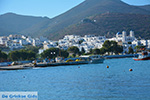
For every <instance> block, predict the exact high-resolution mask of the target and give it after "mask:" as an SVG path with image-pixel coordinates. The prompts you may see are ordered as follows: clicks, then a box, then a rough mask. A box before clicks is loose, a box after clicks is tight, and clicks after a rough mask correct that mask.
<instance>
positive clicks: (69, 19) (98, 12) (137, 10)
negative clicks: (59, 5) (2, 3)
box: [0, 0, 150, 40]
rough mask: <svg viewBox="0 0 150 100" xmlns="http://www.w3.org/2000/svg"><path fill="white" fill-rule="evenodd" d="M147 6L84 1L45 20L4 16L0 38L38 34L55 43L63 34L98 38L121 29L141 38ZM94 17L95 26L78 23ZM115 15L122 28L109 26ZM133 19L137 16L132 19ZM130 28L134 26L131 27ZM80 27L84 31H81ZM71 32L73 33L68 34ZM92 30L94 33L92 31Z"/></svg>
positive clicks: (105, 0) (106, 0)
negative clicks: (3, 35)
mask: <svg viewBox="0 0 150 100" xmlns="http://www.w3.org/2000/svg"><path fill="white" fill-rule="evenodd" d="M148 7H149V6H143V7H139V6H132V5H128V4H126V3H124V2H122V1H121V0H85V1H84V2H82V3H81V4H79V5H77V6H76V7H74V8H72V9H70V10H69V11H67V12H65V13H63V14H61V15H59V16H57V17H54V18H52V19H49V18H45V17H44V18H43V17H31V16H21V15H16V14H12V13H8V14H4V15H1V16H0V35H1V34H6V33H9V34H10V33H18V34H20V33H22V34H26V35H31V36H41V35H42V36H46V37H48V38H49V39H53V40H56V39H59V38H62V36H64V34H99V35H101V34H102V33H103V34H106V33H107V32H109V33H115V32H116V31H120V30H123V29H124V30H125V29H127V30H129V29H132V30H135V31H137V33H138V34H141V36H145V35H142V33H143V32H144V33H145V32H146V31H147V32H149V28H147V27H146V26H149V24H148V22H149V18H147V17H149V15H150V11H149V10H148ZM106 13H107V14H109V15H110V17H108V18H107V17H106V16H102V15H103V14H104V15H105V14H106ZM111 14H112V15H111ZM113 14H116V16H115V17H116V19H114V18H113V17H111V16H113ZM120 15H122V16H120ZM94 16H101V17H100V18H98V19H97V20H101V21H99V22H97V23H96V24H97V26H96V25H95V26H94V25H93V24H92V25H89V23H84V24H83V23H82V24H81V23H80V22H81V21H82V20H84V19H87V18H90V19H91V20H93V17H94ZM117 16H118V17H120V19H119V21H120V22H121V24H122V25H117V26H116V24H113V23H117V24H118V23H119V21H118V20H117ZM127 16H128V17H127ZM135 16H138V17H137V18H136V17H135ZM130 17H131V18H130ZM140 17H141V18H140ZM145 17H146V19H145ZM121 19H122V20H123V21H122V20H121ZM102 20H103V21H102ZM108 20H110V21H111V22H109V21H108ZM132 20H133V21H132ZM139 20H140V22H139ZM137 22H139V23H137ZM79 23H80V24H79ZM106 23H108V24H106ZM139 24H140V25H139ZM142 24H144V25H142ZM131 25H133V26H134V27H133V26H132V27H131ZM85 26H87V27H85ZM140 26H141V27H140ZM143 26H144V27H143ZM82 27H83V28H85V29H86V30H83V29H82ZM92 27H93V28H92ZM105 28H106V29H107V30H106V29H105ZM109 28H110V29H109ZM71 29H72V30H73V31H70V30H71ZM75 29H76V30H75ZM93 29H94V30H95V32H93ZM104 30H105V31H104ZM142 30H143V32H142ZM82 32H83V33H82ZM110 36H111V35H110ZM149 37H150V36H149Z"/></svg>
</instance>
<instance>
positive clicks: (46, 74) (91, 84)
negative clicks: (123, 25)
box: [0, 58, 150, 100]
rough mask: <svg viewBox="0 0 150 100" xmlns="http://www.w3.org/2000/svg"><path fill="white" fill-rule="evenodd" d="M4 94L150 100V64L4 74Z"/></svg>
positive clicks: (58, 99) (0, 83) (49, 99)
mask: <svg viewBox="0 0 150 100" xmlns="http://www.w3.org/2000/svg"><path fill="white" fill-rule="evenodd" d="M106 66H109V68H107V67H106ZM131 68H132V69H133V71H132V72H130V71H129V69H131ZM0 91H37V92H38V98H39V99H38V100H149V99H150V95H149V94H150V60H148V61H133V60H132V59H131V58H125V59H110V60H105V61H104V63H103V64H87V65H73V66H59V67H47V68H37V69H29V70H15V71H0Z"/></svg>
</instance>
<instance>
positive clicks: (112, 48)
mask: <svg viewBox="0 0 150 100" xmlns="http://www.w3.org/2000/svg"><path fill="white" fill-rule="evenodd" d="M102 48H103V52H102V53H106V52H108V53H110V52H113V53H115V54H118V53H121V52H122V51H123V47H122V46H119V45H118V44H117V42H115V41H109V40H106V41H105V42H104V44H103V47H102ZM101 51H102V50H101ZM104 51H105V52H104Z"/></svg>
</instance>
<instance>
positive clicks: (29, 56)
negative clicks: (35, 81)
mask: <svg viewBox="0 0 150 100" xmlns="http://www.w3.org/2000/svg"><path fill="white" fill-rule="evenodd" d="M35 57H36V53H35V52H33V51H31V50H30V51H27V50H18V51H12V52H10V53H9V58H10V59H11V60H12V61H18V60H33V59H35Z"/></svg>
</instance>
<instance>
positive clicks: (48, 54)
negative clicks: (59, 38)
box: [41, 48, 59, 59]
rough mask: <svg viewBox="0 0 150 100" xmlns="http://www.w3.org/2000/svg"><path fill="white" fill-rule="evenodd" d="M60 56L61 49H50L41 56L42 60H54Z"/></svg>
mask: <svg viewBox="0 0 150 100" xmlns="http://www.w3.org/2000/svg"><path fill="white" fill-rule="evenodd" d="M58 55H59V48H50V49H47V50H45V51H44V52H43V53H42V54H41V56H42V58H51V59H52V58H54V57H57V56H58Z"/></svg>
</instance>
